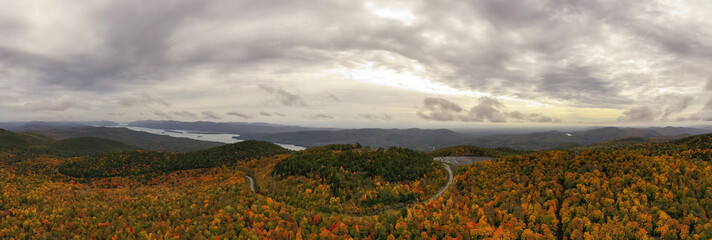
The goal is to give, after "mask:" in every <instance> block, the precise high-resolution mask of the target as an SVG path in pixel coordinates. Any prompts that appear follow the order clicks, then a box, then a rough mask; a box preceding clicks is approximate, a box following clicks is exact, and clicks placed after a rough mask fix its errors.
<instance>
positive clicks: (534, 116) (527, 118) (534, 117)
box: [506, 111, 561, 123]
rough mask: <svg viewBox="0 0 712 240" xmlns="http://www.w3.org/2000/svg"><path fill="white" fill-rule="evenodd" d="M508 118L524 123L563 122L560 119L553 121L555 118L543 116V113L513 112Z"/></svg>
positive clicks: (508, 114)
mask: <svg viewBox="0 0 712 240" xmlns="http://www.w3.org/2000/svg"><path fill="white" fill-rule="evenodd" d="M506 116H507V117H509V118H512V119H514V120H518V121H523V122H539V123H550V122H561V120H559V119H553V118H551V117H548V116H545V115H544V114H541V113H531V114H524V113H521V112H519V111H513V112H509V113H507V114H506Z"/></svg>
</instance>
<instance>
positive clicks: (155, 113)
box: [153, 111, 173, 120]
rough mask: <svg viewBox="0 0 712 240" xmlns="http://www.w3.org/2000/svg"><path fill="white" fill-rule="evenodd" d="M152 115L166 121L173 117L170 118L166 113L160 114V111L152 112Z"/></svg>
mask: <svg viewBox="0 0 712 240" xmlns="http://www.w3.org/2000/svg"><path fill="white" fill-rule="evenodd" d="M153 115H156V116H159V117H162V118H165V119H168V120H171V119H173V116H171V115H170V114H168V113H165V112H162V111H155V112H153Z"/></svg>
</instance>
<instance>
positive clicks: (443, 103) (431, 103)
mask: <svg viewBox="0 0 712 240" xmlns="http://www.w3.org/2000/svg"><path fill="white" fill-rule="evenodd" d="M459 112H462V107H460V106H459V105H457V104H455V103H453V102H450V101H448V100H445V99H442V98H431V97H429V98H425V100H423V107H422V111H418V112H417V115H418V116H419V117H421V118H423V119H427V120H435V121H453V120H455V116H456V113H459Z"/></svg>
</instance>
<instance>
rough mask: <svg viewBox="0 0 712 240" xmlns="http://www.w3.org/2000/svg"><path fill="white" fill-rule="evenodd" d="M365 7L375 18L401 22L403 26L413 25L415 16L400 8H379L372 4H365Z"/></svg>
mask: <svg viewBox="0 0 712 240" xmlns="http://www.w3.org/2000/svg"><path fill="white" fill-rule="evenodd" d="M366 7H367V8H368V10H370V11H371V13H373V14H374V15H376V16H379V17H382V18H390V19H393V20H397V21H400V22H402V23H403V24H405V25H411V24H413V21H414V20H415V15H413V13H411V12H410V11H408V10H406V9H402V8H379V7H376V6H374V5H373V3H371V2H368V3H366Z"/></svg>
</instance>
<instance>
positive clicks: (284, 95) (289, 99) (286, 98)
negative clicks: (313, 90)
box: [259, 84, 307, 107]
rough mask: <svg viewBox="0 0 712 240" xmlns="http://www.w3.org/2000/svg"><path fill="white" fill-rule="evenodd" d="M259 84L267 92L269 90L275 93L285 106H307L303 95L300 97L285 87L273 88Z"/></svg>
mask: <svg viewBox="0 0 712 240" xmlns="http://www.w3.org/2000/svg"><path fill="white" fill-rule="evenodd" d="M259 86H260V88H261V89H262V90H264V91H265V92H268V93H270V94H272V95H274V96H275V97H276V98H277V100H278V101H279V102H280V103H282V104H283V105H285V106H301V107H306V106H307V104H306V103H304V100H302V97H300V96H298V95H296V94H293V93H290V92H287V91H285V90H284V89H280V88H273V87H270V86H265V85H262V84H260V85H259Z"/></svg>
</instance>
